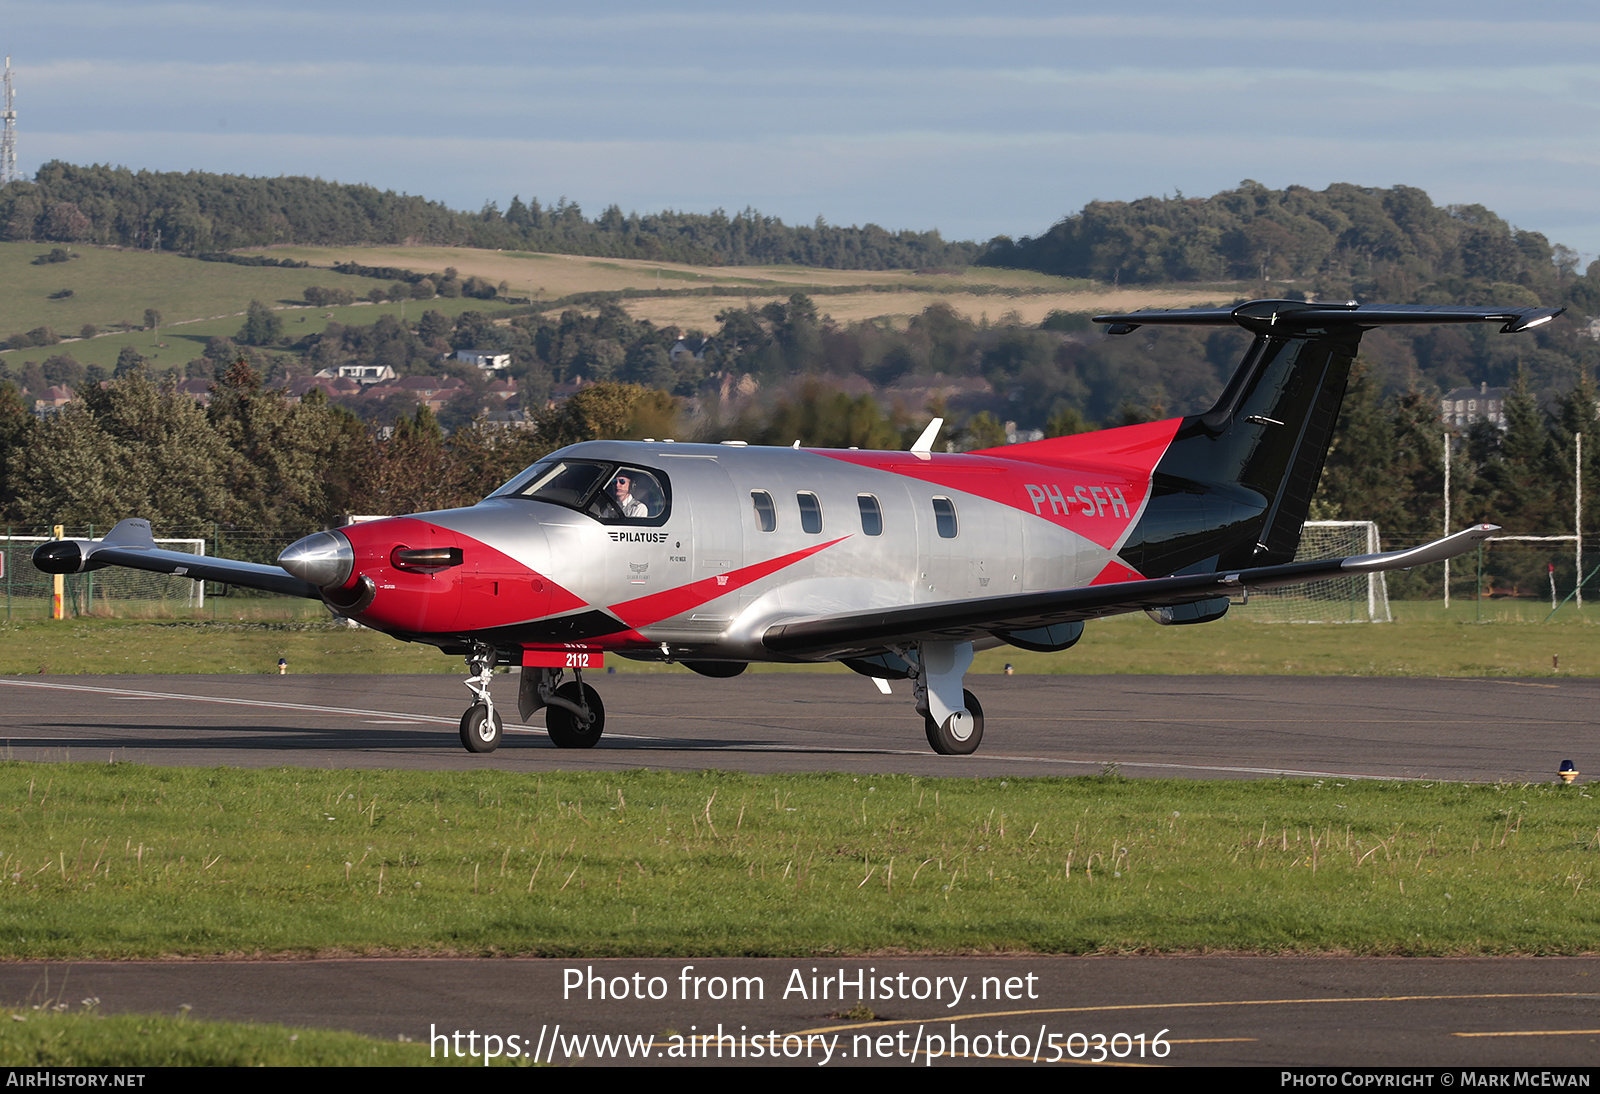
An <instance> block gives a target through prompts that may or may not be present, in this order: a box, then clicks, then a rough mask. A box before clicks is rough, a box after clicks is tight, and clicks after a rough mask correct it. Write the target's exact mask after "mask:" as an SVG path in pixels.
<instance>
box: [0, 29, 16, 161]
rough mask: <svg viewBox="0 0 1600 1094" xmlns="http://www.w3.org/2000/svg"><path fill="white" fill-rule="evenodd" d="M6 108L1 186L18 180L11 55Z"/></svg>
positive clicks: (1, 138)
mask: <svg viewBox="0 0 1600 1094" xmlns="http://www.w3.org/2000/svg"><path fill="white" fill-rule="evenodd" d="M3 83H4V86H5V91H4V97H5V109H4V110H3V111H0V119H3V120H4V122H5V132H4V134H3V135H0V188H3V187H5V186H7V185H9V184H10V183H12V182H15V181H16V178H17V112H16V109H15V108H14V107H13V105H12V92H11V57H10V56H9V55H8V56H7V57H6V74H5V78H4V81H3Z"/></svg>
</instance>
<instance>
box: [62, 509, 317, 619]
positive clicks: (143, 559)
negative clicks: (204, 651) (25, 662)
mask: <svg viewBox="0 0 1600 1094" xmlns="http://www.w3.org/2000/svg"><path fill="white" fill-rule="evenodd" d="M33 564H34V565H35V566H37V567H38V568H39V569H41V570H43V571H44V572H45V573H47V574H78V573H83V572H85V571H87V570H98V569H100V568H101V567H102V566H128V567H131V568H132V569H135V570H150V571H152V572H153V573H158V574H176V575H178V576H179V577H188V578H193V579H194V580H196V581H220V582H222V583H223V584H226V585H240V586H243V587H244V588H246V589H265V590H266V591H267V592H272V593H285V594H287V595H289V596H303V597H306V598H307V599H310V600H320V599H321V598H322V591H321V590H320V589H318V588H317V587H316V586H315V585H313V584H311V583H310V582H308V581H301V580H300V579H299V578H297V577H291V576H290V575H289V574H287V573H285V572H284V570H283V569H282V567H279V566H266V565H263V564H261V563H259V562H238V561H235V560H234V559H230V558H211V557H209V556H206V555H191V554H186V553H185V552H183V551H168V550H164V549H163V548H160V547H157V546H156V541H155V539H154V538H153V537H152V536H151V534H150V522H149V521H147V520H143V519H141V518H138V517H134V518H131V519H129V520H123V521H118V522H117V526H116V527H115V528H113V529H111V531H109V532H107V533H106V535H105V538H104V539H56V540H51V541H50V542H49V543H44V544H41V545H40V546H39V547H38V549H37V550H35V551H34V552H33Z"/></svg>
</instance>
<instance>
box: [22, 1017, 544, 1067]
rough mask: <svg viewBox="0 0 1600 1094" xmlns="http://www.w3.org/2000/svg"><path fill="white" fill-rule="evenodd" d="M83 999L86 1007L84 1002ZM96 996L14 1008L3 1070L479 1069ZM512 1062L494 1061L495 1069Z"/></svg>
mask: <svg viewBox="0 0 1600 1094" xmlns="http://www.w3.org/2000/svg"><path fill="white" fill-rule="evenodd" d="M85 1003H86V1004H87V1005H85ZM93 1003H94V1001H93V1000H87V1001H83V1002H79V1001H77V1000H74V1001H72V1002H71V1003H67V1002H56V1003H54V1004H36V1005H32V1006H21V1007H11V1008H8V1010H7V1011H6V1012H4V1015H5V1017H7V1018H9V1019H10V1020H9V1021H4V1022H3V1024H0V1067H115V1068H130V1067H474V1066H475V1067H482V1066H484V1061H482V1060H481V1059H460V1058H452V1057H450V1056H448V1055H442V1056H439V1057H437V1058H435V1057H434V1056H433V1054H432V1053H431V1052H430V1051H429V1046H428V1045H427V1044H425V1043H420V1042H410V1041H407V1042H403V1043H396V1042H392V1041H377V1040H374V1039H372V1038H370V1037H362V1036H360V1035H359V1034H354V1033H342V1032H337V1031H333V1030H318V1029H291V1028H289V1027H287V1026H273V1025H260V1024H255V1023H245V1022H201V1021H190V1020H189V1018H188V1016H187V1015H186V1014H176V1015H157V1014H118V1015H111V1016H108V1015H104V1014H100V1013H99V1012H98V1011H97V1010H96V1009H95V1007H94V1005H93ZM515 1063H516V1061H510V1060H495V1061H493V1064H494V1066H500V1067H509V1066H515Z"/></svg>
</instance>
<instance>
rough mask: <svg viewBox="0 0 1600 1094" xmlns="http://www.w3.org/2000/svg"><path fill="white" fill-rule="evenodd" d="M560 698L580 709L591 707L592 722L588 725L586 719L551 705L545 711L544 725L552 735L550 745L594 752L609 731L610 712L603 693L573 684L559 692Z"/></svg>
mask: <svg viewBox="0 0 1600 1094" xmlns="http://www.w3.org/2000/svg"><path fill="white" fill-rule="evenodd" d="M556 694H557V695H558V696H560V697H561V698H563V699H567V700H570V701H571V702H574V703H577V704H578V705H579V706H584V705H587V706H588V708H589V715H590V721H589V724H588V725H584V724H583V719H581V718H579V717H578V716H577V715H576V714H574V713H572V711H570V710H567V709H566V708H565V707H558V706H556V705H555V704H554V703H551V704H550V705H549V706H547V707H545V708H544V724H545V728H546V729H547V730H548V731H549V733H550V743H551V744H553V745H555V746H556V747H557V748H593V747H594V746H595V745H596V744H597V743H598V742H599V740H600V734H601V733H603V732H604V731H605V728H606V708H605V704H604V703H602V702H600V693H599V692H598V691H596V690H594V688H592V687H590V686H589V685H588V684H580V683H578V682H577V681H576V680H573V681H570V682H568V683H565V684H562V685H561V686H560V687H558V688H556Z"/></svg>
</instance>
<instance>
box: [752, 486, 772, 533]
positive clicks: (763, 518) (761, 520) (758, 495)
mask: <svg viewBox="0 0 1600 1094" xmlns="http://www.w3.org/2000/svg"><path fill="white" fill-rule="evenodd" d="M750 504H751V505H752V506H754V507H755V511H756V527H757V528H759V529H761V530H762V531H763V532H775V531H777V529H778V507H777V506H776V505H773V504H772V495H771V494H769V493H767V492H766V491H765V490H752V491H750Z"/></svg>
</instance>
